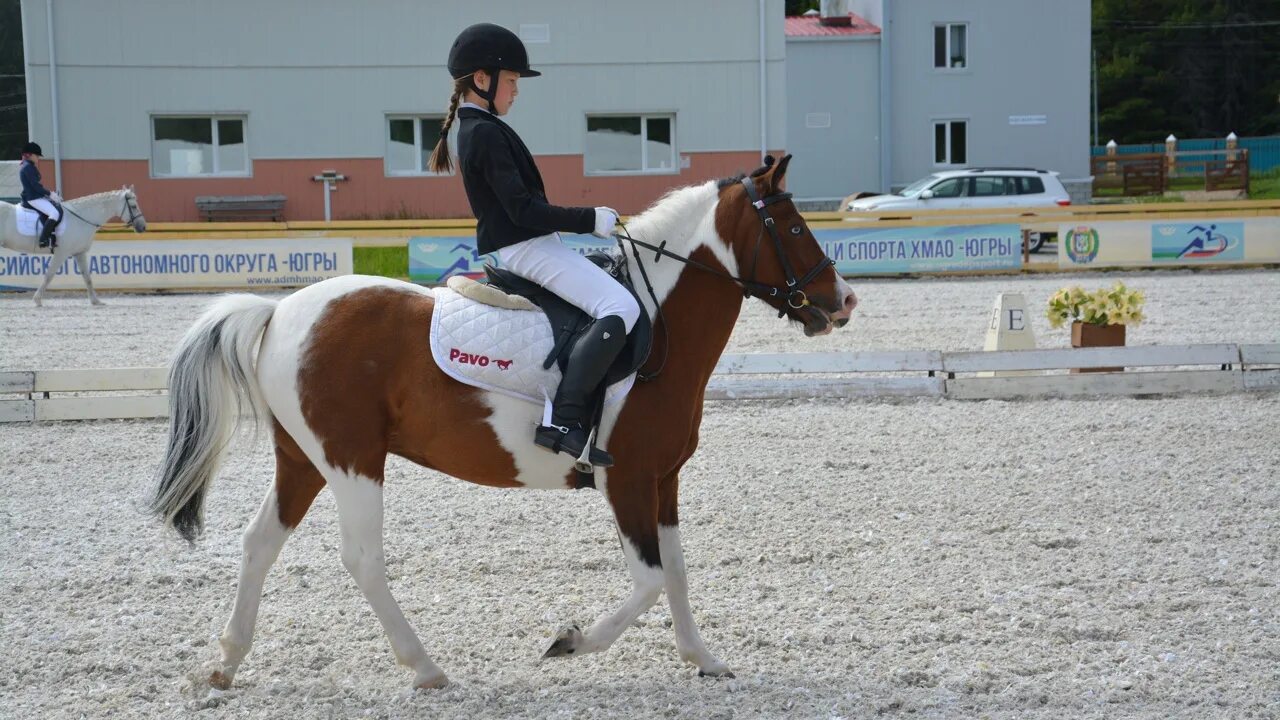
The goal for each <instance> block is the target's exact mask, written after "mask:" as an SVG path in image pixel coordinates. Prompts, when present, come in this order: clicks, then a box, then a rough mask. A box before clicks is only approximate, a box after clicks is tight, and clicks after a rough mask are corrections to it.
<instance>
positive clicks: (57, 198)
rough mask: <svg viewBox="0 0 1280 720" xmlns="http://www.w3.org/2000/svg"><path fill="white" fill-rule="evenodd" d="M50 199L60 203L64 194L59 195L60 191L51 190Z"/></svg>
mask: <svg viewBox="0 0 1280 720" xmlns="http://www.w3.org/2000/svg"><path fill="white" fill-rule="evenodd" d="M49 199H50V200H52V201H54V202H56V203H60V202H62V196H61V195H59V194H58V193H56V192H51V193H49Z"/></svg>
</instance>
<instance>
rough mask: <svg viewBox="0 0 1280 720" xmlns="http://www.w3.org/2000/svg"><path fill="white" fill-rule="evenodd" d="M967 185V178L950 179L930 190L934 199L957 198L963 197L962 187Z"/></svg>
mask: <svg viewBox="0 0 1280 720" xmlns="http://www.w3.org/2000/svg"><path fill="white" fill-rule="evenodd" d="M967 184H968V183H967V178H951V179H949V180H943V181H942V182H940V183H938V184H937V185H934V186H933V188H931V189H932V190H933V196H934V197H936V198H957V197H963V196H964V186H965V185H967Z"/></svg>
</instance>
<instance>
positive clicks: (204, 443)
mask: <svg viewBox="0 0 1280 720" xmlns="http://www.w3.org/2000/svg"><path fill="white" fill-rule="evenodd" d="M788 159H789V156H788V157H787V158H783V160H782V161H780V162H778V163H777V164H776V165H766V167H764V168H761V169H760V170H758V171H757V172H756V173H754V174H753V175H752V176H751V177H748V178H746V179H745V181H743V179H742V178H734V179H733V180H731V181H721V182H718V183H717V182H715V181H711V182H707V183H705V184H702V185H696V186H691V187H686V188H682V189H679V190H675V191H673V192H671V193H669V194H668V195H667V196H666V197H664V198H663V199H662V200H660V201H659V202H658V203H656V204H655V205H654V207H652V208H651V209H649V210H648V211H646V212H645V213H643V214H642V215H640V216H638V217H636V218H635V219H634V220H633V221H632V222H631V224H630V230H631V234H632V236H633V237H635V238H636V239H637V240H641V241H644V242H647V243H652V244H657V243H659V242H661V241H665V243H666V245H665V249H666V250H667V251H669V252H671V253H674V254H678V255H681V256H685V257H687V258H690V259H691V260H693V261H694V262H697V263H700V264H702V265H704V266H710V268H713V269H714V270H716V271H722V272H723V273H727V274H729V275H733V276H737V277H742V276H743V275H744V273H743V272H742V270H743V269H746V273H745V274H746V276H747V279H750V280H754V284H752V283H748V287H754V288H756V290H757V291H759V289H760V288H761V287H762V286H773V287H779V288H785V287H786V285H787V279H788V277H789V276H791V275H792V271H793V269H794V272H795V276H806V275H807V276H808V281H807V282H806V283H800V284H803V285H804V287H803V292H804V295H807V304H806V303H805V302H804V301H803V296H802V295H799V294H793V295H792V296H791V302H788V301H786V300H784V299H783V298H784V297H786V293H785V292H784V293H782V294H779V295H777V296H774V297H768V298H766V299H765V301H766V302H768V303H769V304H771V305H773V306H774V308H775V309H777V310H778V311H779V312H780V313H785V314H787V315H789V316H790V318H791V319H792V320H794V321H798V322H800V323H802V324H803V325H804V329H805V332H806V334H809V335H814V334H822V333H826V332H830V330H831V328H832V327H833V326H839V325H844V324H845V322H847V320H848V318H849V316H850V313H851V312H852V310H853V307H854V305H855V303H856V300H855V298H854V295H853V292H852V290H851V289H850V288H849V286H848V284H847V283H845V281H844V280H843V279H842V278H841V277H840V276H839V275H837V274H836V272H835V270H834V269H833V268H832V267H831V266H830V261H829V260H828V259H827V257H826V255H825V253H823V251H822V249H821V247H820V246H819V245H818V243H817V241H816V240H815V239H814V237H813V235H812V233H811V232H810V231H809V229H808V227H807V226H806V225H805V222H804V220H803V219H802V218H801V216H800V214H799V212H798V211H797V210H796V208H795V206H794V205H793V204H792V203H791V202H790V201H788V200H786V199H785V198H786V196H785V194H784V193H783V192H782V183H783V175H784V173H785V172H786V167H787V161H788ZM748 185H750V187H748ZM749 194H754V195H757V198H755V199H756V200H760V201H759V202H755V203H754V204H753V202H752V201H751V200H752V199H750V198H749V197H748V196H749ZM761 199H762V200H761ZM778 200H781V201H778ZM766 230H767V232H766ZM780 249H781V250H782V252H783V253H784V254H785V258H782V257H779V253H778V250H780ZM641 257H642V258H643V260H642V262H643V265H644V269H645V271H646V273H647V275H648V277H649V279H650V281H651V282H652V286H653V292H654V295H655V296H656V299H657V302H658V303H660V304H661V315H660V320H659V321H658V322H659V325H665V331H664V330H663V329H662V328H661V327H660V328H659V329H658V330H657V331H656V337H655V340H656V342H658V343H659V344H661V343H663V342H664V339H665V342H666V343H668V347H669V350H670V352H669V357H668V361H667V363H666V366H665V368H664V369H663V371H662V372H661V373H660V375H659V376H658V377H657V378H655V379H653V380H652V381H650V382H647V383H640V384H637V385H636V387H635V388H633V389H632V390H631V393H630V395H628V396H627V398H626V399H625V400H624V401H622V402H619V403H615V404H613V405H612V406H610V409H608V410H607V411H606V413H605V417H604V419H603V421H602V423H601V428H600V438H601V441H600V444H601V447H605V448H607V449H608V451H609V452H611V453H612V454H613V456H614V457H615V458H616V465H614V466H613V467H611V468H609V469H608V470H604V469H599V470H598V471H597V486H598V488H599V489H600V490H601V492H603V493H604V494H605V496H606V497H607V498H608V501H609V504H610V506H611V507H612V509H613V513H614V516H615V518H616V521H617V526H618V530H619V531H620V535H621V538H622V546H623V552H624V554H625V556H626V560H627V564H628V567H629V569H630V571H631V576H632V580H633V581H634V589H633V590H632V593H631V596H630V598H629V599H628V600H627V601H626V602H625V603H624V604H623V606H622V607H621V608H619V609H618V610H617V611H616V612H614V613H611V614H608V615H606V616H605V617H603V618H601V619H600V620H599V621H597V622H596V623H595V624H594V625H592V626H590V627H589V628H588V629H587V630H586V631H585V632H583V631H579V630H578V629H577V628H576V627H574V628H569V629H566V630H564V631H562V632H561V633H560V635H559V637H557V639H556V640H555V642H554V643H553V644H552V646H551V649H550V650H548V651H547V655H546V656H547V657H555V656H565V655H572V654H582V653H590V652H600V651H603V650H605V649H606V648H608V647H609V645H610V644H611V643H613V641H614V640H616V639H617V638H618V636H619V635H621V633H622V631H623V630H624V629H625V628H626V627H627V626H628V625H630V624H631V623H632V622H633V621H634V620H635V619H636V618H637V617H638V616H639V615H640V614H641V613H643V612H645V610H647V609H648V608H649V607H650V606H652V605H653V604H654V602H656V601H657V599H658V596H659V594H660V593H661V592H662V591H663V590H665V591H666V593H667V598H668V600H669V602H670V605H671V616H672V622H673V625H674V629H675V636H676V646H677V649H678V650H679V652H680V656H681V657H682V658H683V659H684V660H686V661H687V662H690V663H692V664H694V665H696V666H697V667H698V670H699V671H700V673H702V674H706V675H712V676H732V673H731V672H730V671H729V667H728V666H727V665H725V664H724V663H722V662H721V661H720V660H718V659H716V657H715V656H713V655H712V654H711V653H710V652H709V651H708V650H707V648H706V647H705V645H704V644H703V641H702V638H701V637H700V636H699V633H698V629H697V627H696V626H695V624H694V619H693V612H692V610H691V609H690V605H689V594H688V585H687V582H686V579H685V565H684V556H683V551H682V549H681V547H680V531H679V529H678V524H677V523H678V520H677V500H676V495H677V489H678V486H679V472H680V468H681V466H682V465H684V463H685V462H686V461H687V460H688V459H689V458H690V457H691V456H692V455H693V452H694V450H695V448H696V447H697V444H698V426H699V424H700V422H701V419H702V404H703V393H704V391H705V389H706V386H707V382H708V380H709V378H710V377H711V372H712V369H713V368H714V366H715V364H716V361H717V359H718V358H719V357H720V354H721V352H722V351H723V349H724V346H725V343H726V342H727V341H728V339H729V334H730V333H731V332H732V330H733V327H734V323H735V321H736V320H737V318H738V313H739V312H740V310H741V307H742V300H743V292H742V289H741V288H740V286H739V285H738V284H736V283H735V282H733V281H731V280H729V279H726V278H725V277H723V276H722V275H721V274H719V273H717V272H708V271H706V269H705V268H703V269H699V268H696V267H691V266H690V265H687V264H684V263H681V262H679V261H676V260H671V259H667V258H664V259H663V260H662V261H660V262H658V261H655V257H656V256H655V254H654V253H653V252H652V251H646V252H643V253H642V255H641ZM632 262H633V263H634V262H636V261H635V259H634V258H633V259H632ZM632 274H633V275H636V276H637V279H638V275H639V273H638V268H634V267H633V273H632ZM793 279H794V278H793ZM638 289H639V288H638ZM792 289H793V290H794V289H795V288H794V287H793V288H792ZM640 294H641V296H642V297H643V299H644V302H645V303H646V306H647V310H648V311H649V313H650V316H651V317H654V318H659V316H658V315H656V314H655V313H654V311H655V308H654V307H653V305H652V304H651V300H650V298H649V297H647V293H646V292H645V291H644V290H642V289H640ZM793 306H798V307H793ZM433 307H434V301H433V298H432V294H431V291H430V290H428V289H424V288H421V287H419V286H417V285H411V284H408V283H403V282H398V281H394V280H388V279H385V278H376V277H362V276H346V277H341V278H335V279H332V280H327V281H325V282H321V283H318V284H316V285H312V286H310V287H307V288H305V289H302V290H300V291H298V292H296V293H294V294H293V295H290V296H289V297H287V298H285V299H283V300H280V301H278V302H277V301H274V300H269V299H264V298H258V297H254V296H252V295H230V296H226V297H224V298H223V299H221V300H220V301H218V302H217V303H215V304H214V305H213V306H212V307H211V308H210V309H209V310H208V311H207V312H206V313H205V315H204V316H203V317H201V318H200V319H199V320H198V321H197V322H196V324H195V325H194V326H193V327H192V328H191V329H190V330H189V331H188V333H187V335H186V337H185V338H184V339H183V340H182V343H181V345H180V347H179V349H178V351H177V353H176V355H175V359H174V364H173V367H172V371H171V375H170V393H171V401H170V403H171V418H170V432H169V442H168V450H167V454H166V457H165V460H164V464H163V466H162V467H161V469H160V471H159V487H158V488H157V490H156V494H155V497H154V500H153V510H154V511H155V512H156V513H157V514H158V515H160V516H161V517H163V518H164V519H165V520H166V522H168V523H170V524H172V525H173V526H175V527H176V528H177V530H178V531H180V532H181V533H182V534H183V535H184V536H186V537H187V538H188V539H191V540H193V539H194V538H195V536H196V534H197V533H198V532H199V530H200V528H201V526H202V522H203V516H202V513H203V503H204V496H205V493H206V491H207V489H208V486H209V484H210V482H211V481H212V479H213V476H214V474H215V472H216V470H217V467H218V464H219V462H220V459H221V456H222V454H223V451H224V450H225V448H226V446H227V444H228V442H230V440H231V438H232V435H233V433H234V429H235V426H236V423H237V420H238V419H239V416H240V414H241V412H240V411H241V409H242V406H246V405H247V408H248V409H251V410H253V411H254V413H255V415H257V417H259V418H266V417H271V418H273V424H274V430H275V453H276V478H275V483H274V485H273V486H272V487H271V488H270V489H269V490H268V491H267V494H266V498H265V499H264V500H263V503H262V507H261V509H260V510H259V511H258V515H257V517H256V518H255V519H254V520H253V522H252V523H251V524H250V526H249V528H248V530H247V531H246V532H245V536H244V555H243V561H242V566H241V571H240V582H239V588H238V591H237V593H236V600H235V607H234V609H233V610H232V613H231V618H230V619H229V620H228V622H227V626H226V629H225V630H224V632H223V634H222V637H221V645H222V664H221V667H220V669H218V670H217V671H215V672H214V673H213V675H212V676H211V677H210V683H211V684H212V685H214V686H216V687H222V688H225V687H227V686H229V685H230V683H231V682H232V679H233V678H234V676H235V673H236V670H237V668H239V666H240V663H241V662H242V661H243V660H244V658H245V655H246V654H247V653H248V652H249V648H250V645H251V643H252V640H253V631H254V624H255V620H256V618H257V614H258V604H259V601H260V600H261V596H262V587H263V581H264V579H265V577H266V575H267V570H268V568H269V567H270V566H271V564H272V563H273V562H274V561H275V559H276V556H277V555H278V554H279V552H280V548H281V547H282V546H283V545H284V542H285V540H286V539H287V538H288V536H289V534H290V533H291V532H292V531H293V529H294V528H296V527H297V526H298V523H299V522H300V521H301V520H302V517H303V515H304V514H306V512H307V509H308V508H309V507H310V506H311V502H312V500H313V499H314V498H315V497H316V494H317V493H319V492H320V490H321V488H323V487H325V486H326V485H327V486H328V487H329V489H330V490H331V491H332V492H333V494H334V499H335V501H336V504H337V509H338V516H339V524H340V527H341V534H342V562H343V564H344V565H345V566H346V568H347V569H348V570H349V571H350V572H351V574H352V576H353V577H354V579H355V581H356V584H357V585H358V586H359V587H360V590H361V591H362V592H363V593H364V595H365V597H366V598H367V599H368V601H369V603H370V605H372V607H373V610H374V612H375V613H376V614H377V616H378V620H379V621H381V623H382V626H383V628H384V629H385V630H386V633H387V635H388V637H389V639H390V642H391V647H392V650H393V651H394V653H395V657H396V659H397V660H398V661H399V662H400V663H401V664H403V665H407V666H408V667H409V668H411V669H412V670H413V672H414V685H415V686H417V687H423V688H430V687H441V686H444V685H445V684H447V683H448V679H447V678H446V677H445V674H444V672H443V671H442V670H441V669H440V668H439V667H438V666H436V664H435V663H434V662H432V660H431V659H430V658H429V657H428V656H427V652H426V650H424V649H423V646H422V643H421V642H420V641H419V640H418V636H417V634H416V633H415V632H414V630H413V628H412V627H411V626H410V624H409V622H408V621H407V620H406V619H405V617H404V615H403V613H402V612H401V610H400V607H399V605H398V604H397V603H396V601H395V599H394V598H392V596H391V592H390V590H389V589H388V586H387V578H386V568H385V565H384V556H383V547H382V518H383V506H382V493H383V488H382V482H383V466H384V463H385V462H386V458H387V454H388V453H395V454H397V455H400V456H401V457H404V458H407V459H409V460H412V461H414V462H416V463H419V464H421V465H424V466H426V467H429V468H433V469H435V470H438V471H440V472H443V473H446V474H448V475H452V476H454V477H456V478H460V479H463V480H468V481H471V482H474V483H478V484H481V485H490V486H498V487H533V488H560V489H567V488H572V487H574V484H575V483H574V481H575V477H574V474H573V473H572V461H571V459H570V458H569V457H567V456H565V455H561V454H553V453H550V452H547V451H545V450H542V449H541V448H538V447H536V446H535V445H534V444H533V441H532V435H533V427H534V426H535V425H536V424H537V422H538V419H539V417H540V413H541V407H540V406H536V405H533V404H531V403H528V402H525V401H522V400H518V399H513V398H510V397H507V396H505V395H501V394H498V393H491V392H487V391H484V390H480V389H477V388H473V387H470V386H467V385H463V384H461V383H458V382H457V381H455V380H453V379H451V378H449V377H448V376H446V375H445V374H444V373H443V372H441V371H440V370H439V369H438V368H437V367H436V364H435V362H434V361H433V360H432V358H431V349H430V347H429V346H428V342H429V338H428V332H427V328H428V327H429V325H430V321H431V313H432V311H433ZM259 336H261V344H260V346H259V347H258V350H257V357H256V364H255V362H254V348H255V344H257V341H258V338H259ZM663 352H664V350H663V349H662V348H658V349H657V350H656V352H655V356H656V355H661V354H662V353H663ZM658 428H660V429H661V431H659V432H655V429H658Z"/></svg>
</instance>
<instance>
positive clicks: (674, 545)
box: [658, 472, 734, 678]
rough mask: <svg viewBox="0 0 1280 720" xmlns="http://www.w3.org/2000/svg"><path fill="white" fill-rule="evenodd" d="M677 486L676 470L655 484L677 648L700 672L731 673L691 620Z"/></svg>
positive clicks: (664, 570) (715, 674)
mask: <svg viewBox="0 0 1280 720" xmlns="http://www.w3.org/2000/svg"><path fill="white" fill-rule="evenodd" d="M679 486H680V478H679V474H678V473H675V472H673V473H671V475H670V476H669V477H667V478H664V479H663V481H662V483H660V485H659V488H658V548H659V550H660V556H661V558H662V573H663V578H664V580H665V583H666V588H667V603H668V604H669V605H670V606H671V625H672V627H673V628H674V629H675V633H676V650H677V651H678V652H679V653H680V658H681V659H682V660H684V661H685V662H687V663H690V664H693V665H696V666H698V674H699V675H707V676H710V677H730V678H731V677H733V676H734V675H733V672H732V671H731V670H729V666H728V665H725V664H724V663H722V662H720V660H718V659H716V657H715V656H714V655H712V654H711V652H710V651H708V650H707V646H706V645H704V644H703V642H702V635H701V634H699V633H698V625H697V623H696V622H694V620H693V608H692V607H691V606H690V605H689V580H688V577H687V576H686V574H685V566H684V548H683V547H681V544H680V519H679V515H678V513H677V502H676V499H677V496H678V490H679Z"/></svg>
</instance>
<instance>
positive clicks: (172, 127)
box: [151, 115, 249, 177]
mask: <svg viewBox="0 0 1280 720" xmlns="http://www.w3.org/2000/svg"><path fill="white" fill-rule="evenodd" d="M244 123H245V119H244V118H243V117H234V116H220V115H215V116H208V115H206V116H203V117H195V116H186V117H155V116H153V117H152V118H151V174H152V175H154V176H155V177H198V176H201V175H248V174H249V151H248V148H247V146H246V145H245V142H244Z"/></svg>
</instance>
